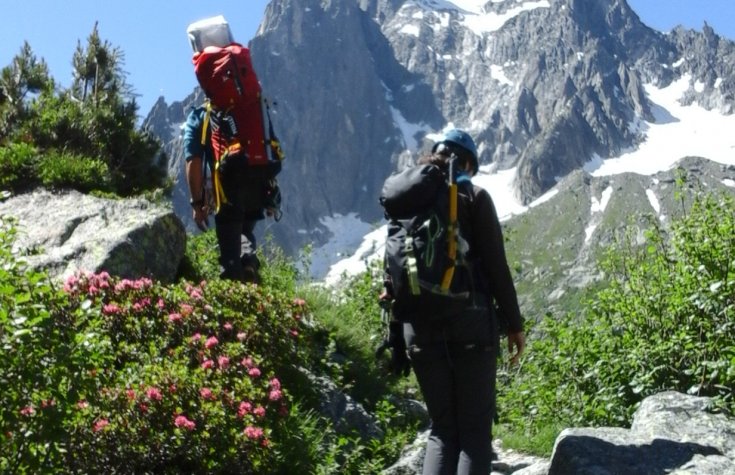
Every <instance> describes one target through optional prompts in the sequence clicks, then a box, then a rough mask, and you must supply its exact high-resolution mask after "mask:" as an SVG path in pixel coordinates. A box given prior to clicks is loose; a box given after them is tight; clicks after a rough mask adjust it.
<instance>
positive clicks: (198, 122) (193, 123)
mask: <svg viewBox="0 0 735 475" xmlns="http://www.w3.org/2000/svg"><path fill="white" fill-rule="evenodd" d="M202 112H203V110H202V108H201V107H197V108H195V109H193V110H192V111H191V112H189V115H188V116H187V117H186V124H184V158H186V160H187V161H189V160H191V158H192V157H200V158H204V151H205V147H204V145H202V123H203V122H204V120H203V119H204V118H203V113H202Z"/></svg>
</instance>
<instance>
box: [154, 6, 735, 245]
mask: <svg viewBox="0 0 735 475" xmlns="http://www.w3.org/2000/svg"><path fill="white" fill-rule="evenodd" d="M455 3H456V4H460V3H462V4H463V5H469V2H459V1H457V2H455ZM477 4H479V2H476V3H475V4H473V5H477ZM453 5H454V7H456V5H455V4H454V3H452V2H446V1H443V2H439V1H434V2H428V1H421V2H415V1H401V0H361V1H360V2H357V3H353V2H348V1H344V0H331V1H327V2H317V1H316V0H273V1H272V2H271V3H270V4H269V5H268V7H267V8H266V14H265V18H264V20H263V22H262V24H261V27H260V29H259V31H258V34H257V35H256V37H255V38H254V39H253V40H252V41H251V42H250V44H249V46H250V48H251V52H252V55H253V61H254V66H255V68H256V70H257V71H258V74H259V77H260V78H261V81H262V83H263V84H264V91H265V94H266V95H272V97H273V98H274V99H275V101H276V102H277V103H278V105H277V107H276V109H275V114H274V121H275V123H276V128H277V132H278V134H279V136H280V138H281V140H282V143H283V144H284V148H285V151H286V154H287V159H286V162H285V163H284V171H283V173H282V174H281V176H280V183H281V187H282V190H283V194H284V208H285V209H284V211H285V213H284V214H285V217H284V220H283V221H282V222H281V223H279V225H278V226H273V227H272V231H273V232H274V234H275V237H276V241H277V242H279V243H281V244H282V245H283V246H284V247H285V248H286V249H287V250H288V251H289V252H296V251H297V250H298V249H300V248H301V247H302V246H303V245H305V244H307V243H312V242H313V243H315V245H319V244H323V243H324V242H325V239H326V237H327V235H328V232H326V231H327V230H326V229H325V227H324V225H323V224H322V223H321V219H322V217H325V216H332V215H335V214H341V215H347V214H349V213H356V214H357V215H358V216H359V217H360V219H361V220H362V221H364V222H376V221H379V220H380V219H381V217H382V215H381V211H380V208H379V206H378V203H377V196H378V194H379V191H380V187H381V185H382V181H383V180H384V179H385V177H386V176H387V175H388V174H389V173H391V172H392V171H394V170H396V169H398V168H400V167H402V166H405V165H406V164H407V163H411V162H412V161H413V160H414V159H415V158H416V157H417V155H418V154H420V153H422V152H423V151H425V150H426V148H427V147H428V145H429V144H430V143H431V139H432V137H433V136H432V134H433V133H435V132H437V131H439V130H441V129H442V128H443V127H445V126H448V125H455V126H460V127H463V128H466V129H468V130H469V131H470V132H471V133H472V134H473V136H474V137H475V138H476V141H477V143H478V147H479V151H480V159H481V162H482V163H484V164H493V166H494V167H496V169H498V170H505V169H510V168H513V167H517V169H516V176H515V185H514V187H515V188H514V193H515V196H516V198H517V199H519V200H520V201H521V202H522V203H523V204H528V203H530V202H531V201H533V200H534V199H535V198H538V197H539V196H540V195H542V194H543V193H544V192H546V191H548V190H549V189H551V188H552V187H554V186H555V185H556V183H557V182H558V179H559V178H561V177H564V176H566V175H568V174H569V173H571V172H573V171H574V170H577V169H579V168H582V167H583V166H584V165H585V164H586V163H587V162H588V161H589V160H590V159H592V158H593V157H595V156H599V157H601V158H606V157H614V156H618V155H620V154H621V153H624V152H625V151H627V150H630V149H634V148H636V147H637V146H638V145H639V144H640V143H642V142H643V141H644V140H645V137H644V136H643V132H642V131H640V130H638V129H636V128H635V127H633V126H631V124H635V123H637V122H640V121H649V122H652V121H655V120H656V117H655V114H654V112H655V110H652V107H653V105H652V103H651V102H650V101H649V99H648V97H647V94H646V91H645V88H644V85H646V84H655V85H657V86H658V87H665V86H666V85H668V84H671V83H672V82H673V81H674V80H677V79H679V78H681V77H683V76H684V75H686V74H689V75H690V77H691V80H690V84H689V86H688V88H687V90H686V91H685V93H684V95H683V102H684V103H688V104H694V103H695V102H696V103H698V104H700V105H703V106H705V107H707V108H710V109H717V110H718V111H720V112H721V113H724V114H731V113H732V110H733V103H734V102H735V99H733V97H734V96H735V94H734V93H733V91H735V75H733V64H734V63H735V61H733V59H732V58H733V57H734V56H733V55H735V52H734V51H735V47H734V46H733V42H731V41H729V40H725V39H723V38H720V37H719V36H717V34H716V33H715V32H714V31H713V30H711V28H709V27H707V26H705V29H704V31H703V32H694V31H691V30H684V29H682V28H678V29H675V30H673V31H672V32H671V33H669V34H663V33H660V32H657V31H655V30H652V29H650V28H648V27H647V26H646V25H644V24H643V23H642V22H641V21H640V19H639V18H638V17H637V15H636V14H635V12H634V11H633V10H631V9H630V7H629V6H628V4H627V2H625V1H624V0H593V1H581V0H556V1H540V2H530V1H527V2H509V1H504V2H491V3H488V4H485V10H484V12H481V13H483V15H484V16H482V15H479V14H476V13H473V12H471V11H469V10H467V9H465V10H464V11H459V9H458V8H454V7H453ZM473 8H474V7H473ZM489 15H495V17H493V18H496V19H498V18H501V19H502V20H503V21H502V22H501V21H497V22H496V24H494V25H492V27H487V26H486V27H485V30H486V31H485V30H484V31H482V32H481V34H479V35H478V34H477V33H476V32H475V31H473V30H472V29H471V28H470V27H469V26H468V24H469V25H470V26H473V27H475V28H476V29H477V28H480V26H482V25H481V24H480V19H481V17H482V18H485V17H488V16H489ZM472 21H475V23H472ZM478 25H480V26H478ZM198 100H201V96H197V95H196V94H195V93H193V94H192V95H191V96H189V97H188V98H186V99H185V100H184V101H183V104H184V105H185V106H186V105H188V104H191V103H194V102H195V101H198ZM171 107H172V108H177V110H180V107H181V106H180V104H179V103H174V104H173V105H172V106H171ZM164 109H165V108H164V107H163V105H162V104H157V107H156V108H154V111H152V112H151V114H149V117H148V118H147V119H146V125H147V126H150V127H151V128H152V129H154V130H159V131H160V130H168V131H170V130H172V129H173V127H172V123H171V118H170V117H168V116H167V115H166V114H165V113H163V110H164ZM154 112H155V114H154ZM159 121H163V122H159ZM166 121H168V122H166ZM162 123H165V124H166V125H165V126H162V125H161V124H162ZM156 124H158V125H156ZM162 139H163V140H164V141H165V142H166V143H167V151H168V152H169V156H170V157H172V158H173V160H172V166H171V173H172V174H178V176H179V178H178V180H177V181H178V182H179V184H178V185H177V192H176V193H175V196H174V205H175V207H177V209H180V210H181V211H182V212H183V213H185V214H186V215H185V216H184V219H185V220H186V219H187V218H188V213H189V210H188V206H185V205H177V203H180V202H181V201H182V200H183V199H184V198H183V197H185V193H186V189H185V184H183V188H182V183H181V169H182V168H183V165H181V163H180V162H181V160H182V158H181V157H180V143H177V139H176V137H174V136H173V135H171V134H169V135H168V136H166V135H163V136H162ZM177 161H178V163H177ZM190 229H191V226H190Z"/></svg>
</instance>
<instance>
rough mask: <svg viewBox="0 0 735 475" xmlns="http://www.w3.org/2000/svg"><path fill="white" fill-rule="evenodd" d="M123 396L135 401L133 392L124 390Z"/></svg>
mask: <svg viewBox="0 0 735 475" xmlns="http://www.w3.org/2000/svg"><path fill="white" fill-rule="evenodd" d="M125 394H126V395H127V396H128V399H129V400H131V401H133V400H135V391H133V390H132V389H127V390H125Z"/></svg>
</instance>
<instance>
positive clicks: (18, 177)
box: [0, 142, 38, 190]
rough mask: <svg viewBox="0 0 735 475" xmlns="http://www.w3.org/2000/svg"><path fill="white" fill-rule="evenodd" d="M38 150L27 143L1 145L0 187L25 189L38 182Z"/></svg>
mask: <svg viewBox="0 0 735 475" xmlns="http://www.w3.org/2000/svg"><path fill="white" fill-rule="evenodd" d="M37 162H38V151H37V150H36V148H35V147H33V146H32V145H29V144H26V143H20V142H19V143H11V144H9V145H7V146H4V147H0V189H10V190H23V189H26V188H30V187H32V186H34V185H35V184H36V183H37V182H38V178H37V177H36V172H35V170H36V164H37Z"/></svg>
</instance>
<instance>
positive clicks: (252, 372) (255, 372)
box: [248, 368, 260, 378]
mask: <svg viewBox="0 0 735 475" xmlns="http://www.w3.org/2000/svg"><path fill="white" fill-rule="evenodd" d="M248 375H250V376H251V377H253V378H257V377H258V376H260V370H259V369H258V368H250V369H249V370H248Z"/></svg>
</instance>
